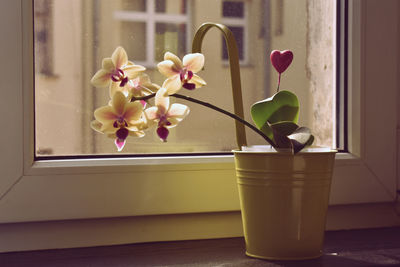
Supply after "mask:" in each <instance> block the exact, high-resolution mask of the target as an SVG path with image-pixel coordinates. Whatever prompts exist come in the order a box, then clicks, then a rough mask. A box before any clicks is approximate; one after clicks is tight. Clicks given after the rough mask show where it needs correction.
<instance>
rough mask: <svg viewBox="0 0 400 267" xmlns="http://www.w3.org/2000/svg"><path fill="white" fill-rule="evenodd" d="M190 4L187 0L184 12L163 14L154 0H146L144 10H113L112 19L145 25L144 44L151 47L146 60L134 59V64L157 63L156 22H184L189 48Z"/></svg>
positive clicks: (148, 64)
mask: <svg viewBox="0 0 400 267" xmlns="http://www.w3.org/2000/svg"><path fill="white" fill-rule="evenodd" d="M190 18H191V5H190V3H189V0H187V5H186V14H165V13H158V12H156V6H155V0H147V1H146V11H123V10H118V11H115V12H114V19H116V20H118V21H121V22H122V21H127V22H142V23H145V25H146V44H148V46H149V47H152V49H146V60H145V61H136V62H135V63H136V64H139V65H142V66H145V67H149V68H154V67H155V66H156V65H157V63H158V62H157V61H156V59H155V51H154V48H155V43H156V24H157V23H173V24H177V23H185V24H186V37H187V38H186V47H187V48H190V47H191V46H190V45H191V44H190V36H191V30H190V29H191V19H190Z"/></svg>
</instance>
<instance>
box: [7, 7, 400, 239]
mask: <svg viewBox="0 0 400 267" xmlns="http://www.w3.org/2000/svg"><path fill="white" fill-rule="evenodd" d="M350 3H351V4H350V11H351V12H350V19H349V21H350V25H349V27H350V40H349V41H350V45H349V115H350V117H349V153H339V154H338V155H337V157H336V162H335V170H334V177H333V182H332V191H331V198H330V205H339V204H357V203H379V202H394V201H395V200H396V190H397V184H396V183H397V165H396V163H397V158H396V157H397V140H396V131H397V125H396V124H397V103H396V101H397V88H398V82H399V81H398V79H397V78H396V77H397V76H396V75H397V70H398V63H397V57H385V58H384V60H386V61H387V62H386V63H387V65H386V66H392V67H393V68H389V69H387V68H385V69H384V68H381V67H380V65H379V64H374V62H376V61H377V60H378V59H379V60H381V58H378V56H377V55H378V54H379V53H381V51H392V50H393V49H395V48H396V47H398V44H399V40H398V39H397V37H396V36H397V35H396V34H392V35H390V36H389V37H388V38H393V40H392V41H390V42H389V41H388V42H379V38H376V35H378V36H379V34H380V31H381V30H380V29H379V28H377V27H374V25H375V24H377V23H378V22H379V23H389V22H390V23H394V21H395V23H397V24H396V25H398V21H397V14H398V13H399V9H398V8H397V5H396V3H395V2H394V1H393V2H385V3H386V5H385V6H384V8H385V10H386V11H387V13H388V14H387V15H386V17H389V18H390V19H389V22H386V21H385V22H382V21H380V17H379V16H378V13H379V12H377V11H376V9H377V8H376V6H374V5H375V3H374V2H372V1H365V2H364V1H360V0H354V1H350ZM381 5H382V4H381ZM393 5H396V6H395V7H396V8H393ZM0 7H1V8H0V13H2V16H0V20H1V22H3V23H0V34H1V35H2V36H8V37H9V38H8V39H6V40H5V41H4V42H2V48H3V49H2V50H1V52H0V53H2V58H4V59H5V62H7V63H8V65H6V64H3V65H2V66H0V68H1V71H0V78H1V79H0V81H1V88H2V92H3V93H4V96H3V98H2V105H1V109H2V111H3V114H13V115H14V116H13V118H12V119H11V120H10V119H9V118H7V116H2V117H1V118H0V123H3V125H7V128H8V129H9V130H8V131H2V132H1V137H2V138H1V140H0V142H1V147H2V151H3V156H2V160H1V161H0V170H2V173H1V177H2V179H1V180H0V224H4V223H16V222H39V221H58V220H70V219H89V218H92V219H93V218H115V217H132V216H144V215H167V214H168V215H171V214H172V215H173V214H199V216H201V214H210V213H213V214H225V213H227V212H228V213H229V212H236V211H239V200H238V194H237V188H236V181H235V180H236V179H235V172H234V163H233V156H231V155H221V156H196V157H165V158H159V157H154V158H112V159H79V160H55V161H35V158H34V145H33V142H34V103H33V99H34V92H33V89H32V88H33V86H34V82H33V81H34V76H33V37H32V33H33V27H32V2H31V1H25V0H21V1H11V0H10V1H3V2H0ZM395 19H396V20H395ZM379 23H378V24H379ZM9 25H13V27H10V26H9ZM367 29H368V31H367ZM388 30H391V31H395V29H391V28H390V27H389V29H388ZM371 62H372V63H371ZM371 73H374V75H371ZM380 77H386V79H385V80H384V81H383V83H384V84H383V85H384V86H385V88H386V89H387V94H385V95H384V96H381V95H377V94H375V90H376V87H377V86H382V79H381V78H380ZM10 89H12V90H10ZM388 99H389V101H388ZM377 105H378V107H377ZM371 106H374V107H375V108H379V110H380V112H379V114H377V113H376V112H374V111H375V109H371V108H369V107H371ZM382 117H385V120H384V121H382V120H381V121H380V120H379V119H380V118H382ZM372 122H374V124H372ZM377 137H378V140H379V141H380V142H379V144H377V143H376V142H373V141H374V140H376V138H377ZM379 137H380V138H379ZM5 152H7V155H5V154H4V153H5ZM382 155H386V156H385V157H383V156H382ZM159 223H161V224H162V223H163V220H162V219H159ZM226 223H228V224H229V223H230V222H229V221H227V222H226ZM235 223H237V222H235ZM328 223H329V221H328ZM197 227H198V225H197ZM176 228H179V227H176ZM197 231H202V228H201V227H200V228H199V229H197ZM149 235H151V234H149ZM185 238H190V237H185ZM147 240H153V241H154V240H157V237H154V236H152V237H151V238H150V239H147ZM158 240H160V239H158Z"/></svg>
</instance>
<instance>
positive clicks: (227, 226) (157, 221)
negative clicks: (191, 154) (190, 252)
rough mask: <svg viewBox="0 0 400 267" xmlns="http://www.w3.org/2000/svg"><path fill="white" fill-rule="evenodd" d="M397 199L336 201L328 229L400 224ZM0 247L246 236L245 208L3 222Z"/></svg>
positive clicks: (14, 248)
mask: <svg viewBox="0 0 400 267" xmlns="http://www.w3.org/2000/svg"><path fill="white" fill-rule="evenodd" d="M398 208H399V207H396V206H395V205H394V203H381V204H361V205H360V204H359V205H338V206H330V207H329V210H328V218H327V227H326V228H327V230H343V229H365V228H377V227H392V226H400V218H399V215H398V210H396V209H398ZM0 236H1V237H2V238H1V241H0V252H7V251H26V250H42V249H55V248H74V247H93V246H106V245H116V244H131V243H144V242H160V241H173V240H196V239H213V238H232V237H241V236H243V233H242V222H241V215H240V212H239V211H232V212H215V213H197V214H175V215H155V216H136V217H120V218H102V219H100V218H99V219H85V220H65V221H50V222H26V223H5V224H0Z"/></svg>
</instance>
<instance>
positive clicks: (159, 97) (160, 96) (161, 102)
mask: <svg viewBox="0 0 400 267" xmlns="http://www.w3.org/2000/svg"><path fill="white" fill-rule="evenodd" d="M166 92H167V91H166V89H165V88H161V89H160V90H158V92H157V93H156V97H155V104H156V106H157V108H158V113H159V114H165V113H166V112H167V110H168V108H169V97H168V95H167V94H166Z"/></svg>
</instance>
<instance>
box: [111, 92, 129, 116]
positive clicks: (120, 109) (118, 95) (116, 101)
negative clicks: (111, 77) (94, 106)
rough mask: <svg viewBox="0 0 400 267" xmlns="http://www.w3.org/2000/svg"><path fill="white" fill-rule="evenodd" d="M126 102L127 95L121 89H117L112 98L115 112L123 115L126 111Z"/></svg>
mask: <svg viewBox="0 0 400 267" xmlns="http://www.w3.org/2000/svg"><path fill="white" fill-rule="evenodd" d="M126 103H127V99H126V97H125V95H124V94H123V93H122V92H120V91H116V92H115V94H114V96H113V98H112V107H113V108H114V111H115V113H116V114H118V115H123V114H124V112H125V105H126Z"/></svg>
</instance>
